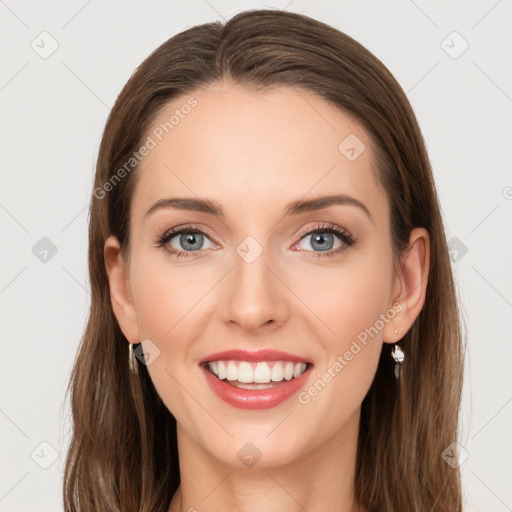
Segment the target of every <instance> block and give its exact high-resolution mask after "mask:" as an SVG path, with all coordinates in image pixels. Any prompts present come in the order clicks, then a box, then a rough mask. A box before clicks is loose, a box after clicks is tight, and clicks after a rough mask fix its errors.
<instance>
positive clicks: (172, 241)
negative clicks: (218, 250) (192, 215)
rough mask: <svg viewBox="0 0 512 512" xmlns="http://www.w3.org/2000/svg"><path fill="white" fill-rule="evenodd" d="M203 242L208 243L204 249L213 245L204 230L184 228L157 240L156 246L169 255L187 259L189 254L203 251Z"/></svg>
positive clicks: (169, 232) (170, 232) (172, 231)
mask: <svg viewBox="0 0 512 512" xmlns="http://www.w3.org/2000/svg"><path fill="white" fill-rule="evenodd" d="M205 241H209V243H210V246H209V247H208V246H207V247H206V249H211V248H212V247H213V244H212V242H211V240H210V238H209V237H208V235H207V233H206V232H205V231H204V230H202V229H201V228H199V227H194V226H185V227H183V228H181V229H179V228H174V229H172V230H171V231H168V232H167V233H165V234H164V235H163V236H162V237H160V238H159V239H158V240H157V242H156V245H157V246H158V247H162V248H163V249H164V251H165V252H167V253H168V254H169V255H171V254H175V255H176V256H177V257H187V256H189V254H190V253H194V252H200V250H201V249H204V248H205V247H204V245H205Z"/></svg>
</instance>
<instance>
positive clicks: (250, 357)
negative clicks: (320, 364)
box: [200, 349, 312, 364]
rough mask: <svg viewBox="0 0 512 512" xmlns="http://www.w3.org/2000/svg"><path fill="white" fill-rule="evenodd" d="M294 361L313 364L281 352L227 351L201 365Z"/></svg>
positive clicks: (205, 360)
mask: <svg viewBox="0 0 512 512" xmlns="http://www.w3.org/2000/svg"><path fill="white" fill-rule="evenodd" d="M230 359H232V360H235V361H252V362H257V361H292V362H294V363H310V364H311V363H312V362H311V360H309V359H308V358H305V357H302V356H297V355H295V354H289V353H288V352H281V351H279V350H272V349H264V350H243V349H236V350H225V351H223V352H215V353H214V354H210V355H209V356H206V357H205V358H203V359H201V361H200V364H201V363H208V362H210V361H227V360H230Z"/></svg>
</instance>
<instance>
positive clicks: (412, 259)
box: [382, 228, 430, 343]
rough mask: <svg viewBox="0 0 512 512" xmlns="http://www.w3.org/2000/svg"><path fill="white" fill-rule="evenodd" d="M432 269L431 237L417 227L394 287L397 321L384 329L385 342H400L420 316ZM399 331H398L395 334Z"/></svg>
mask: <svg viewBox="0 0 512 512" xmlns="http://www.w3.org/2000/svg"><path fill="white" fill-rule="evenodd" d="M429 268H430V237H429V234H428V231H427V230H426V229H425V228H414V229H413V230H412V231H411V235H410V237H409V245H408V247H407V249H406V250H405V251H404V253H403V254H402V256H401V257H400V263H399V268H398V269H397V273H396V277H395V283H396V285H395V287H394V292H395V293H394V295H393V296H394V297H396V298H395V300H394V301H393V304H394V306H392V305H390V306H391V307H392V308H393V309H394V310H395V312H396V314H395V316H394V317H393V320H391V321H390V322H388V323H387V324H386V325H385V327H384V329H383V330H382V340H383V341H384V342H385V343H396V342H397V341H399V340H400V339H401V338H403V337H404V336H405V334H406V332H407V331H408V330H409V329H410V328H411V326H412V324H413V323H414V321H415V320H416V318H417V317H418V315H419V314H420V311H421V310H422V308H423V305H424V304H425V295H426V291H427V282H428V273H429ZM395 331H397V332H395Z"/></svg>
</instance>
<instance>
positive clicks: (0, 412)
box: [0, 0, 512, 512]
mask: <svg viewBox="0 0 512 512" xmlns="http://www.w3.org/2000/svg"><path fill="white" fill-rule="evenodd" d="M264 7H267V8H275V9H286V10H288V11H293V12H299V13H304V14H307V15H309V16H311V17H313V18H316V19H318V20H320V21H324V22H327V23H329V24H331V25H332V26H334V27H336V28H338V29H340V30H342V31H344V32H346V33H347V34H348V35H350V36H352V37H354V38H355V39H356V40H358V41H359V42H361V43H362V44H363V45H365V46H366V47H367V48H368V49H369V50H370V51H372V52H373V53H374V54H375V55H376V56H377V57H379V58H380V59H381V60H382V61H383V62H384V64H385V65H386V66H387V67H388V68H389V69H390V70H391V72H392V73H393V74H394V75H395V77H396V78H397V80H398V81H399V83H400V84H401V86H402V87H403V89H404V90H405V91H406V93H407V95H408V97H409V99H410V101H411V103H412V106H413V108H414V110H415V112H416V115H417V117H418V120H419V123H420V126H421V128H422V130H423V134H424V138H425V141H426V144H427V148H428V151H429V155H430V158H431V162H432V165H433V168H434V172H435V179H436V182H437V187H438V191H439V195H440V200H441V204H442V209H443V214H444V220H445V223H446V228H447V232H448V237H449V240H450V247H451V248H452V256H453V266H454V270H455V274H456V278H457V282H458V289H459V293H460V298H461V304H462V307H463V312H464V316H465V323H466V332H467V340H468V353H467V354H468V357H467V369H466V376H467V380H466V386H465V391H464V401H463V414H462V437H461V440H460V443H461V453H462V455H463V457H462V459H463V460H462V459H461V460H460V461H459V462H460V463H461V469H462V473H463V478H464V491H465V496H466V502H467V507H466V510H468V511H476V510H479V511H485V512H493V511H496V512H502V511H507V510H512V487H511V485H510V482H511V481H512V480H511V467H510V461H511V460H512V440H511V436H510V432H511V431H512V429H511V424H512V403H511V402H512V380H511V378H510V364H511V362H512V359H511V352H512V350H511V337H510V332H511V329H510V327H511V311H512V289H511V288H512V287H511V272H510V270H511V269H510V261H512V258H511V239H510V232H511V230H510V215H511V209H512V176H511V173H510V169H511V153H510V145H511V140H512V134H511V132H512V129H511V109H512V99H511V97H512V80H511V72H510V71H511V65H510V64H511V62H512V59H511V53H512V42H511V38H512V37H511V33H512V31H511V28H512V27H511V11H512V8H511V3H510V1H506V0H502V1H491V2H487V1H478V2H476V1H464V2H460V1H459V2H453V1H450V2H447V1H426V0H414V1H412V0H400V1H398V0H395V1H392V2H391V1H388V2H382V1H366V0H365V1H361V0H360V1H336V2H334V1H325V2H304V1H299V0H293V1H290V0H276V1H273V0H268V1H267V3H265V4H262V3H258V2H253V1H245V2H244V1H238V2H235V1H230V2H227V1H220V0H193V1H188V2H184V1H183V2H177V1H169V0H167V1H163V0H162V1H155V0H152V1H147V2H135V1H133V0H130V1H123V2H121V1H120V0H117V1H115V0H103V1H98V0H88V1H87V0H72V1H69V0H68V1H63V0H62V1H45V2H36V1H32V2H28V1H18V2H15V1H14V0H1V1H0V16H1V18H0V20H1V21H0V23H1V39H2V41H1V46H0V48H1V50H0V51H1V76H0V88H1V91H0V101H1V109H2V110H1V121H2V122H1V130H2V131H1V140H2V148H1V151H0V159H1V188H0V223H1V251H2V257H1V275H0V307H1V325H0V329H1V331H0V332H1V366H0V372H1V373H0V379H1V383H0V384H1V388H0V390H1V391H0V432H1V441H0V442H1V446H0V448H1V452H0V453H1V466H0V471H1V472H0V511H12V512H14V511H27V510H30V511H33V512H36V511H58V510H62V499H61V481H62V470H63V462H64V457H65V453H66V448H67V443H68V440H69V429H70V421H69V409H68V404H67V402H65V401H64V393H65V388H66V385H67V381H68V378H69V372H70V369H71V366H72V363H73V359H74V356H75V352H76V349H77V346H78V343H79V340H80V337H81V335H82V332H83V329H84V326H85V321H86V317H87V312H88V307H89V302H90V294H89V283H88V276H87V222H88V203H89V198H90V194H91V189H92V178H93V173H94V163H95V159H96V156H97V152H98V146H99V141H100V137H101V134H102V130H103V127H104V123H105V121H106V118H107V115H108V113H109V108H110V107H111V106H112V105H113V103H114V100H115V98H116V96H117V94H118V93H119V91H120V89H121V87H122V86H123V85H124V83H125V82H126V80H127V79H128V78H129V76H130V75H131V73H132V72H133V71H134V69H135V68H136V67H137V65H138V64H139V63H140V62H141V61H142V60H143V59H144V58H145V57H146V56H147V55H148V54H149V53H150V52H151V51H152V50H153V49H155V48H156V47H157V46H158V45H160V44H161V43H162V42H164V41H165V40H166V39H168V38H169V37H171V36H172V35H174V34H176V33H177V32H180V31H182V30H184V29H186V28H188V27H191V26H193V25H197V24H200V23H206V22H209V21H213V20H223V18H224V19H228V18H230V17H231V16H233V15H234V14H235V13H237V12H239V11H242V10H246V9H253V8H264Z"/></svg>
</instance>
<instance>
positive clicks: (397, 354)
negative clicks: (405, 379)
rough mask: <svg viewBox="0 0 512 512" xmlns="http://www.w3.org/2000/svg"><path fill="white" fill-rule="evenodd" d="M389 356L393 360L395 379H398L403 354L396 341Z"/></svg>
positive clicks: (403, 357)
mask: <svg viewBox="0 0 512 512" xmlns="http://www.w3.org/2000/svg"><path fill="white" fill-rule="evenodd" d="M391 357H392V358H393V359H394V360H395V379H397V380H398V379H399V378H400V366H401V365H402V363H403V362H404V359H405V354H404V353H403V351H402V349H401V348H400V347H399V345H398V344H397V343H395V346H394V347H393V350H392V351H391Z"/></svg>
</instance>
